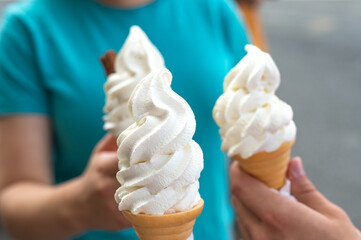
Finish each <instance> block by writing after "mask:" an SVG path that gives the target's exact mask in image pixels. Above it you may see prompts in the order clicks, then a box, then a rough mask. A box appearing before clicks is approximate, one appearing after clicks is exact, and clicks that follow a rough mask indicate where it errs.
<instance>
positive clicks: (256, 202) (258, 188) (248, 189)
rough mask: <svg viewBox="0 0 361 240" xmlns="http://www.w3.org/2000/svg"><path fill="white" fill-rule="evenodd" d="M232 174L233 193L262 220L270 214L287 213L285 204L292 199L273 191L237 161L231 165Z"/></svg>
mask: <svg viewBox="0 0 361 240" xmlns="http://www.w3.org/2000/svg"><path fill="white" fill-rule="evenodd" d="M230 176H231V188H232V193H233V195H235V196H236V197H237V198H238V199H239V200H240V201H241V203H242V204H243V205H244V206H245V207H246V208H248V209H249V210H250V211H251V212H253V213H254V214H255V215H256V216H257V217H258V218H259V219H261V220H262V221H264V218H269V217H270V216H269V215H279V214H281V213H284V214H286V212H285V211H286V210H287V209H285V207H284V205H287V206H288V204H289V203H290V204H291V205H292V200H290V199H288V198H286V197H284V196H282V195H281V194H279V193H277V192H274V191H271V190H270V189H269V188H268V187H267V186H266V185H265V184H263V183H262V182H260V181H259V180H257V179H255V178H254V177H252V176H250V175H248V174H247V173H245V172H244V171H243V170H241V169H240V167H239V164H238V162H237V161H234V162H233V164H232V165H231V169H230Z"/></svg>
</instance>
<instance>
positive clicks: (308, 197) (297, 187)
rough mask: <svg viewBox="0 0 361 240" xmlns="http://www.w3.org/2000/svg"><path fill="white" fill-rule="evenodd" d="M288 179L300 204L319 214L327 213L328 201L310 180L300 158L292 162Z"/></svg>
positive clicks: (289, 166) (292, 192)
mask: <svg viewBox="0 0 361 240" xmlns="http://www.w3.org/2000/svg"><path fill="white" fill-rule="evenodd" d="M287 177H288V178H289V179H290V181H291V194H292V195H293V196H294V197H295V198H296V199H297V200H298V201H299V202H301V203H303V204H305V205H306V206H308V207H310V208H312V209H314V210H316V211H317V212H322V213H324V212H325V211H327V209H328V208H327V205H328V200H327V199H326V198H325V197H324V196H323V195H322V194H321V193H320V192H319V191H318V190H317V189H316V187H315V186H314V185H313V184H312V182H311V181H310V180H309V179H308V177H307V175H306V173H305V170H304V168H303V164H302V159H301V158H300V157H295V158H293V159H291V160H290V163H289V165H288V172H287Z"/></svg>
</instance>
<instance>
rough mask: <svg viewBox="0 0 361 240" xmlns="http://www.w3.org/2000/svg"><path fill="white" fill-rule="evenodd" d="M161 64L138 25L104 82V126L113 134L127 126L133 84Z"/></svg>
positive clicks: (161, 59) (131, 30)
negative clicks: (113, 70)
mask: <svg viewBox="0 0 361 240" xmlns="http://www.w3.org/2000/svg"><path fill="white" fill-rule="evenodd" d="M163 67H164V60H163V57H162V55H161V54H160V52H159V51H158V49H157V48H156V47H155V46H154V45H153V44H152V43H151V42H150V40H149V39H148V37H147V35H146V34H145V33H144V32H143V31H142V30H141V29H140V28H139V27H138V26H133V27H131V28H130V33H129V35H128V37H127V39H126V40H125V43H124V45H123V47H122V48H121V50H120V52H119V53H118V55H117V56H116V59H115V73H112V74H110V75H109V76H108V79H107V81H106V83H105V85H104V90H105V93H106V104H105V106H104V112H105V114H106V115H105V116H104V118H103V119H104V122H105V124H104V129H105V130H107V131H109V132H111V133H112V134H113V135H114V136H115V137H118V136H119V134H120V133H121V132H122V131H123V130H124V129H126V128H127V127H129V126H130V125H131V124H132V123H133V120H132V118H131V117H130V115H129V112H128V100H129V97H130V95H131V93H132V91H133V90H134V88H135V86H136V85H137V84H138V83H139V82H140V80H141V79H143V78H144V77H145V76H146V75H147V74H149V73H150V72H152V71H154V70H156V69H160V68H163Z"/></svg>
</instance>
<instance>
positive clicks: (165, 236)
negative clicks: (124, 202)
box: [123, 199, 204, 240]
mask: <svg viewBox="0 0 361 240" xmlns="http://www.w3.org/2000/svg"><path fill="white" fill-rule="evenodd" d="M203 205H204V202H203V200H202V199H201V200H200V201H199V202H198V204H197V205H196V206H194V207H193V208H192V209H190V210H188V211H185V212H177V213H171V214H164V215H148V214H132V213H131V212H130V211H123V215H124V216H125V218H126V219H128V221H129V222H131V223H132V225H133V227H134V229H135V231H136V233H137V236H138V237H139V239H141V240H186V239H187V238H188V237H189V236H190V235H191V234H192V231H193V225H194V223H195V221H196V218H197V217H198V216H199V215H200V214H201V212H202V210H203Z"/></svg>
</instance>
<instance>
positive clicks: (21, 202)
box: [0, 179, 86, 240]
mask: <svg viewBox="0 0 361 240" xmlns="http://www.w3.org/2000/svg"><path fill="white" fill-rule="evenodd" d="M81 192H82V185H81V180H80V179H75V180H72V181H69V182H67V183H64V184H61V185H59V186H56V187H54V186H47V185H41V184H39V183H33V182H19V183H15V184H13V185H11V186H9V187H7V188H5V189H4V190H3V191H2V193H1V198H0V213H1V217H2V220H3V224H4V227H5V229H6V230H7V231H8V232H9V233H10V235H12V236H14V237H15V238H17V239H37V240H41V239H63V238H66V237H70V236H74V235H76V234H78V233H81V232H82V231H84V230H85V229H86V226H85V224H84V221H83V220H84V219H83V218H82V211H83V204H82V199H81V198H79V196H81V195H80V194H79V193H81Z"/></svg>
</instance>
